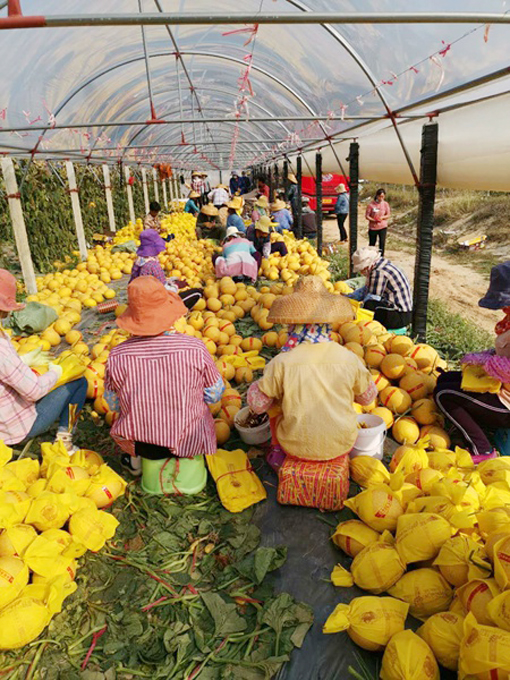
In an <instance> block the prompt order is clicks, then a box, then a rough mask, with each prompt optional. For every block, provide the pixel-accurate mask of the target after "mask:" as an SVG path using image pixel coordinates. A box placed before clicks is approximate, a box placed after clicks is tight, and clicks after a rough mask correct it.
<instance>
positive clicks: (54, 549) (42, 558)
mask: <svg viewBox="0 0 510 680" xmlns="http://www.w3.org/2000/svg"><path fill="white" fill-rule="evenodd" d="M64 548H65V546H63V545H62V543H60V542H59V541H58V539H57V538H56V537H52V536H51V535H48V534H47V533H46V532H44V533H42V534H40V535H39V536H38V537H37V538H36V539H35V540H34V541H33V542H32V543H31V544H30V545H29V546H28V548H27V549H26V550H25V554H24V556H23V559H24V561H25V564H26V565H27V566H28V567H29V569H31V570H32V571H33V572H34V573H36V574H38V575H39V576H44V577H45V578H52V577H53V576H58V575H59V574H64V573H66V572H67V570H68V569H69V568H70V566H71V563H72V561H73V557H72V556H71V555H68V554H67V555H64V554H63V552H64Z"/></svg>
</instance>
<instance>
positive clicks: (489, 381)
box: [460, 365, 501, 394]
mask: <svg viewBox="0 0 510 680" xmlns="http://www.w3.org/2000/svg"><path fill="white" fill-rule="evenodd" d="M460 389H461V390H464V392H479V393H483V394H486V393H490V394H497V393H498V392H499V391H500V389H501V380H498V379H497V378H493V377H492V376H490V375H487V373H486V372H485V371H484V369H483V368H482V367H481V366H471V365H464V366H462V382H461V384H460Z"/></svg>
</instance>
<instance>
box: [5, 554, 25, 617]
mask: <svg viewBox="0 0 510 680" xmlns="http://www.w3.org/2000/svg"><path fill="white" fill-rule="evenodd" d="M27 583H28V567H27V566H26V564H25V563H24V562H23V560H21V559H20V558H19V557H11V556H9V557H0V609H1V608H2V607H6V606H7V605H8V604H9V603H10V602H12V601H13V600H14V599H16V598H17V597H18V595H19V594H20V592H21V591H22V590H23V588H24V587H25V586H26V585H27Z"/></svg>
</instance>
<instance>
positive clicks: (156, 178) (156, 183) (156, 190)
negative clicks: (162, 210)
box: [152, 168, 159, 203]
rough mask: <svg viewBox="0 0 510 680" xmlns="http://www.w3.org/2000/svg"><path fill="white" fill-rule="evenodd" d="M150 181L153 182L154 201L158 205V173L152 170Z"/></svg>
mask: <svg viewBox="0 0 510 680" xmlns="http://www.w3.org/2000/svg"><path fill="white" fill-rule="evenodd" d="M152 181H153V182H154V200H155V201H157V202H158V203H159V186H158V171H157V170H156V168H152Z"/></svg>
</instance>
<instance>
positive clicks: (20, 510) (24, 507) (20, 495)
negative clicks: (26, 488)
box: [0, 491, 31, 529]
mask: <svg viewBox="0 0 510 680" xmlns="http://www.w3.org/2000/svg"><path fill="white" fill-rule="evenodd" d="M30 504H31V499H30V497H29V496H28V495H27V494H26V493H24V492H23V491H2V492H0V528H3V529H8V528H9V527H12V526H14V525H15V524H22V523H23V522H24V520H25V517H26V516H27V513H28V511H29V508H30ZM27 524H28V522H27Z"/></svg>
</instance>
